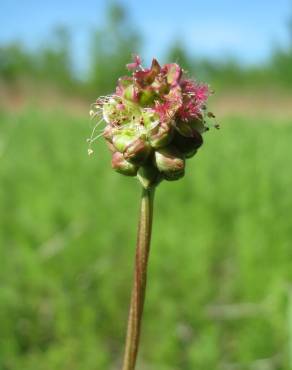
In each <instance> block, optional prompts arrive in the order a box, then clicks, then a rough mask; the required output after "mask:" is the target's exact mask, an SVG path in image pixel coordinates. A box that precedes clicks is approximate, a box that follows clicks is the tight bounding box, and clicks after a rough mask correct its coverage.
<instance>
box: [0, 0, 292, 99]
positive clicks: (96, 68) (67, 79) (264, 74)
mask: <svg viewBox="0 0 292 370" xmlns="http://www.w3.org/2000/svg"><path fill="white" fill-rule="evenodd" d="M288 30H289V34H290V44H289V46H288V47H287V48H286V49H281V48H276V49H274V50H273V52H272V53H271V57H270V58H269V59H268V60H267V61H266V62H265V63H264V64H260V65H257V66H244V65H242V64H241V63H239V62H238V61H237V60H235V59H231V58H227V59H226V60H223V61H222V60H221V61H218V60H214V59H203V58H194V57H192V56H191V55H190V53H189V52H188V51H187V50H186V48H185V47H184V46H183V44H182V42H181V41H180V40H176V41H175V42H174V43H173V45H172V46H171V47H170V48H169V50H168V52H167V53H166V55H165V60H169V61H177V62H179V63H180V64H181V65H182V66H183V67H184V69H185V70H187V71H188V72H189V73H190V75H193V76H195V77H196V78H198V79H199V80H200V79H203V80H206V81H210V82H212V85H213V86H215V87H217V88H218V87H219V88H233V87H235V86H237V87H238V86H240V88H245V87H247V88H250V87H251V86H254V87H256V88H257V87H269V86H277V87H279V88H288V89H291V88H292V20H291V21H290V22H289V27H288ZM90 45H91V47H90V66H89V70H88V71H87V73H86V75H85V76H83V78H79V77H78V76H77V73H76V70H75V69H74V68H73V62H72V53H71V35H70V32H69V31H68V30H67V29H66V28H64V27H58V28H57V29H55V30H54V32H53V34H52V38H51V40H49V41H48V42H47V45H46V47H39V48H38V49H37V50H36V51H30V50H27V48H24V46H23V45H22V44H20V43H17V42H15V43H10V44H8V45H2V46H1V45H0V83H2V84H9V85H10V86H16V85H18V84H19V83H24V84H41V85H52V86H54V87H58V88H59V89H62V90H64V91H67V92H68V93H73V94H76V93H78V94H80V95H91V94H93V93H94V95H95V96H96V95H98V94H106V93H107V92H109V91H111V90H112V89H113V88H114V85H115V83H116V80H117V78H118V76H120V75H122V74H124V73H125V67H124V66H125V64H126V63H127V62H128V61H129V58H130V57H131V54H132V52H133V51H134V52H139V51H141V49H142V40H141V37H140V35H139V32H138V31H137V30H136V28H134V26H133V25H132V23H131V22H130V20H129V18H128V16H127V12H126V11H125V9H124V8H123V7H122V6H120V5H118V4H117V3H111V5H110V6H109V7H108V11H107V17H106V22H105V25H104V26H103V27H102V28H100V29H98V30H96V31H94V32H93V33H92V35H91V43H90ZM189 49H190V50H191V48H189Z"/></svg>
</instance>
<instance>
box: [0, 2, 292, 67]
mask: <svg viewBox="0 0 292 370" xmlns="http://www.w3.org/2000/svg"><path fill="white" fill-rule="evenodd" d="M107 3H108V1H106V0H95V1H94V0H82V1H80V0H79V1H76V0H71V1H69V0H50V1H40V0H38V1H37V0H0V25H1V27H0V43H3V42H9V41H11V40H20V41H22V42H24V43H25V44H26V45H28V46H30V47H35V46H36V45H38V44H43V43H45V42H46V40H47V38H48V36H49V34H50V30H51V29H52V28H53V27H54V26H56V25H58V24H64V25H67V26H68V27H69V28H70V29H71V30H72V31H73V37H74V48H75V56H76V59H77V60H78V63H79V64H82V63H85V61H86V54H87V51H88V42H87V39H88V33H89V31H90V30H91V29H93V28H97V27H99V26H101V25H102V23H103V21H104V15H105V9H106V4H107ZM121 3H122V4H124V5H125V6H126V8H127V9H128V10H129V15H130V17H131V19H132V21H133V23H134V24H135V25H136V26H137V28H138V29H139V30H140V32H141V34H142V36H143V39H144V45H145V47H144V51H143V54H144V56H146V59H148V58H150V57H152V56H156V57H161V56H162V55H163V53H164V51H165V50H166V48H167V46H168V45H169V44H170V43H171V42H172V41H173V40H174V39H175V38H177V37H179V38H181V39H182V40H183V42H184V45H185V46H186V47H187V48H188V49H189V50H190V52H191V53H192V54H196V55H201V56H210V57H219V58H222V57H224V56H225V55H232V56H235V57H237V58H238V59H239V60H241V61H242V62H244V63H258V62H261V61H263V60H264V59H265V58H266V57H267V56H268V55H269V53H270V51H271V49H272V47H274V46H275V45H283V46H285V45H287V42H288V32H287V25H286V24H287V20H288V17H289V14H290V15H291V14H292V1H291V0H277V1H274V0H245V1H244V0H242V1H236V0H233V1H232V0H213V1H212V0H209V1H208V0H207V1H206V0H205V1H204V0H201V1H197V0H193V1H191V0H181V1H174V0H172V1H171V0H168V1H166V0H156V1H155V0H148V1H142V0H141V1H138V0H123V1H121Z"/></svg>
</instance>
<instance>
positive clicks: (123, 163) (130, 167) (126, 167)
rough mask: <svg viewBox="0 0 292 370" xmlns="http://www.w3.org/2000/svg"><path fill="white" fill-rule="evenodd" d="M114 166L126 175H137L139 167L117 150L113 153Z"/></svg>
mask: <svg viewBox="0 0 292 370" xmlns="http://www.w3.org/2000/svg"><path fill="white" fill-rule="evenodd" d="M112 168H113V169H114V170H115V171H117V172H119V173H121V174H123V175H126V176H136V174H137V171H138V167H137V166H136V165H134V164H133V163H130V162H128V161H127V160H126V159H125V158H124V156H123V154H122V153H119V152H115V153H113V155H112Z"/></svg>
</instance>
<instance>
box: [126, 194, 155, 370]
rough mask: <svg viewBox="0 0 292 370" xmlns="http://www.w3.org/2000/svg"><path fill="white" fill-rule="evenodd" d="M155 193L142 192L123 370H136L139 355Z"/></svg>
mask: <svg viewBox="0 0 292 370" xmlns="http://www.w3.org/2000/svg"><path fill="white" fill-rule="evenodd" d="M154 191H155V188H154V187H152V188H150V189H144V188H143V191H142V198H141V210H140V221H139V226H138V238H137V246H136V261H135V275H134V285H133V289H132V296H131V305H130V312H129V320H128V329H127V337H126V349H125V355H124V363H123V368H122V370H134V369H135V364H136V358H137V353H138V347H139V339H140V329H141V320H142V314H143V306H144V299H145V289H146V279H147V262H148V256H149V249H150V240H151V229H152V216H153V199H154Z"/></svg>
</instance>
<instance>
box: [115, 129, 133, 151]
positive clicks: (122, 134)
mask: <svg viewBox="0 0 292 370" xmlns="http://www.w3.org/2000/svg"><path fill="white" fill-rule="evenodd" d="M135 140H137V136H136V134H135V133H132V132H130V131H126V130H119V131H118V132H117V133H116V134H114V135H113V145H114V147H115V148H116V149H117V150H118V151H119V152H121V153H124V151H125V150H126V149H127V148H128V147H129V146H130V145H131V144H132V143H133V142H134V141H135Z"/></svg>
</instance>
